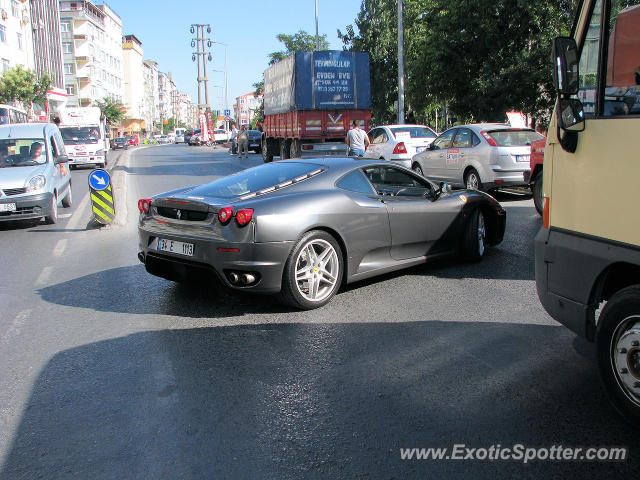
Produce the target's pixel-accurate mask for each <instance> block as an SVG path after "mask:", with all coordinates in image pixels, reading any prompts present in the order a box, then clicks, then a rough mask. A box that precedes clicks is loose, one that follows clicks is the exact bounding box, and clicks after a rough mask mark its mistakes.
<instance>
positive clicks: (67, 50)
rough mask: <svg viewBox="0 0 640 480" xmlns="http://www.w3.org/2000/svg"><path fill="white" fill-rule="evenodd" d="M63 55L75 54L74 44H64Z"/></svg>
mask: <svg viewBox="0 0 640 480" xmlns="http://www.w3.org/2000/svg"><path fill="white" fill-rule="evenodd" d="M62 53H73V44H72V43H71V42H62Z"/></svg>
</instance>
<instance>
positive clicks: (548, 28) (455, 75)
mask: <svg viewBox="0 0 640 480" xmlns="http://www.w3.org/2000/svg"><path fill="white" fill-rule="evenodd" d="M576 3H577V2H576V1H575V0H548V1H546V2H532V1H526V0H405V7H404V18H403V22H404V29H405V31H404V39H405V41H404V49H405V86H406V88H405V95H406V96H405V105H406V106H407V107H408V108H409V107H410V109H411V110H412V111H414V112H416V117H418V119H420V120H425V119H427V118H428V116H429V112H431V111H433V110H434V109H436V108H439V107H440V106H442V105H445V104H447V105H448V106H449V107H450V109H451V110H453V111H454V112H455V114H456V115H457V117H458V119H459V120H460V121H462V120H466V121H470V120H474V121H503V120H504V115H505V112H506V111H507V110H512V109H515V110H520V111H522V112H523V113H526V114H530V115H532V116H534V117H538V116H544V113H545V112H546V111H548V109H549V108H550V107H551V105H552V102H553V100H554V97H553V95H551V94H550V91H551V64H550V60H549V58H550V51H551V43H552V39H553V37H555V36H557V35H560V34H567V33H568V31H569V27H570V23H571V19H572V17H573V10H574V8H575V4H576ZM355 25H356V27H357V33H356V29H355V28H354V27H353V26H351V25H349V26H347V28H346V31H345V32H344V33H342V32H338V34H339V36H340V38H341V39H342V41H343V43H344V46H345V48H346V49H349V50H356V51H366V52H369V55H370V58H371V79H372V85H371V92H372V106H373V109H372V114H373V116H374V119H375V120H376V121H377V122H378V123H382V122H388V121H390V120H392V119H393V118H394V116H395V115H394V112H393V102H394V100H395V99H396V98H397V72H398V66H397V65H398V63H397V58H398V56H397V3H396V1H393V0H363V1H362V4H361V8H360V12H359V13H358V16H357V18H356V19H355Z"/></svg>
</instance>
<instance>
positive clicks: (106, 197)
mask: <svg viewBox="0 0 640 480" xmlns="http://www.w3.org/2000/svg"><path fill="white" fill-rule="evenodd" d="M89 193H90V195H91V209H92V211H93V218H94V219H95V221H96V222H98V223H102V224H103V225H107V224H109V223H111V222H112V221H113V219H114V218H115V216H116V209H115V200H114V198H113V190H112V188H111V177H110V175H109V172H107V171H106V170H102V169H101V168H97V169H95V170H92V171H91V173H89Z"/></svg>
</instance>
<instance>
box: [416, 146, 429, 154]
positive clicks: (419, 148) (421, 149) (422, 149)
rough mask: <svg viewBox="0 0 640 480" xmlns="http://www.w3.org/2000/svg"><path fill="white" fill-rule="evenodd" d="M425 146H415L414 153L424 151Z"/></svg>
mask: <svg viewBox="0 0 640 480" xmlns="http://www.w3.org/2000/svg"><path fill="white" fill-rule="evenodd" d="M426 149H427V147H416V153H420V152H424V151H425V150H426Z"/></svg>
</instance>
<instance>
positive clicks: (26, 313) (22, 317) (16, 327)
mask: <svg viewBox="0 0 640 480" xmlns="http://www.w3.org/2000/svg"><path fill="white" fill-rule="evenodd" d="M30 316H31V310H30V309H29V310H23V311H21V312H20V313H18V315H16V316H15V318H14V319H13V321H12V322H11V324H10V325H9V328H7V331H6V332H4V333H3V334H2V338H1V340H2V342H3V343H4V342H5V341H7V340H8V339H10V338H11V337H17V336H18V335H20V330H21V329H22V327H23V325H24V324H25V323H26V321H27V319H28V318H29V317H30Z"/></svg>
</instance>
